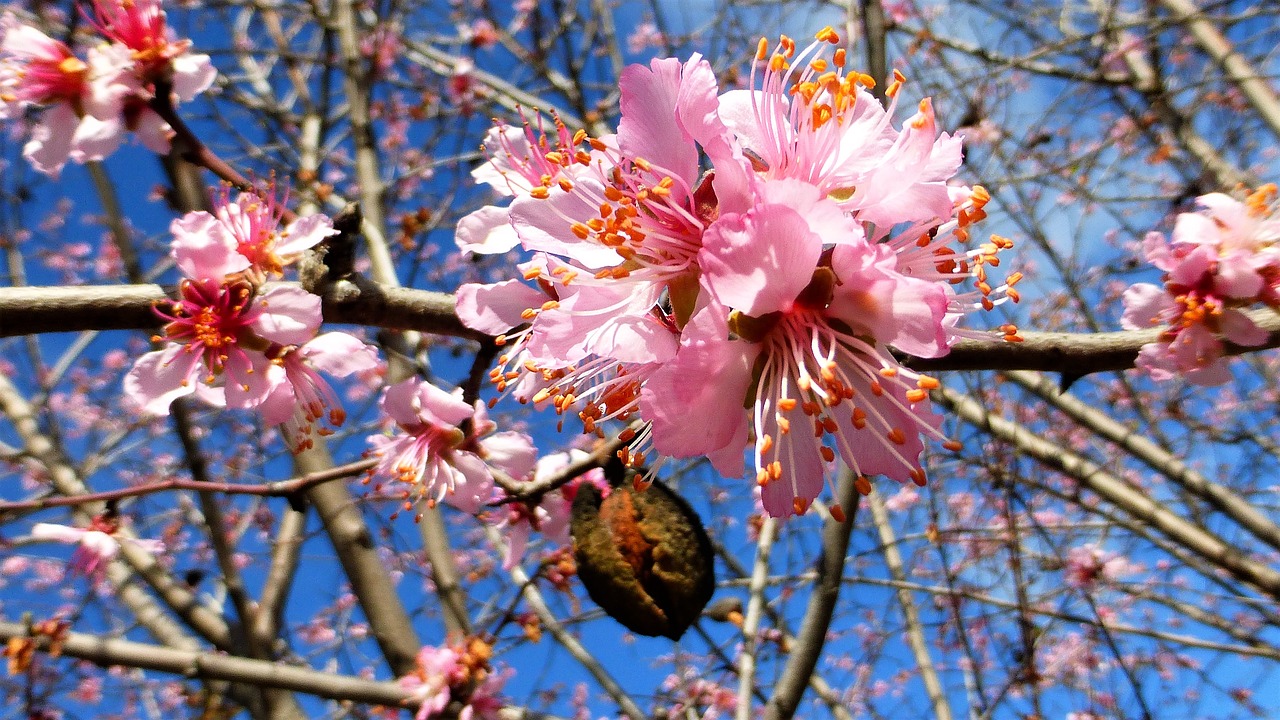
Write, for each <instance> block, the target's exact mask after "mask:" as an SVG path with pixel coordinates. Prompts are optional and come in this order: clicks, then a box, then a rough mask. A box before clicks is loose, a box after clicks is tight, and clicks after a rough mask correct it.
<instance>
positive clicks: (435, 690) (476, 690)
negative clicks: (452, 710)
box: [400, 637, 511, 720]
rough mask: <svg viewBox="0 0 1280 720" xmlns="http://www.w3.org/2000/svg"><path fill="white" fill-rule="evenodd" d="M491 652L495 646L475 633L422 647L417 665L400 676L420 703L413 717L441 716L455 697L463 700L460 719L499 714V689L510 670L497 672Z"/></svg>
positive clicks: (422, 719)
mask: <svg viewBox="0 0 1280 720" xmlns="http://www.w3.org/2000/svg"><path fill="white" fill-rule="evenodd" d="M492 655H493V647H492V646H491V645H489V643H487V642H485V641H484V640H481V639H480V638H476V637H469V638H465V639H463V640H462V641H460V642H457V643H454V644H445V645H442V646H440V647H433V646H430V645H428V646H426V647H424V648H422V650H420V651H419V652H418V657H417V667H416V668H415V669H414V671H413V672H412V673H410V674H408V675H406V676H404V677H402V678H400V687H402V688H404V689H405V690H407V691H409V692H411V693H413V696H414V700H416V701H417V702H418V703H419V705H418V712H417V714H415V715H414V720H427V719H428V718H433V717H442V716H443V714H444V711H445V709H446V708H447V707H449V703H450V702H453V701H458V702H461V703H463V707H462V709H461V710H459V711H458V714H457V717H458V718H459V720H488V719H490V718H497V717H498V711H499V710H501V709H502V706H503V703H502V699H501V695H500V694H499V693H501V691H502V686H503V685H504V684H506V682H507V678H508V677H510V675H511V672H510V670H509V669H508V670H506V671H503V672H494V671H493V670H492V669H491V668H490V666H489V659H490V658H491V657H492Z"/></svg>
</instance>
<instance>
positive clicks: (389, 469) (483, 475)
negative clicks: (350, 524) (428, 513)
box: [369, 377, 538, 514]
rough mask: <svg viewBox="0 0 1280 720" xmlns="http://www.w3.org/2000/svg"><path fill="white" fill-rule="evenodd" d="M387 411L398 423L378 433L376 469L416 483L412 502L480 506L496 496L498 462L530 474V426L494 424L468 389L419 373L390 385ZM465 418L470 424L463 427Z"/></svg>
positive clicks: (467, 508)
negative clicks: (449, 387)
mask: <svg viewBox="0 0 1280 720" xmlns="http://www.w3.org/2000/svg"><path fill="white" fill-rule="evenodd" d="M382 412H383V414H384V415H386V416H387V417H388V418H390V419H391V420H393V421H394V422H395V424H396V428H395V432H394V433H393V434H392V435H390V436H387V435H372V436H370V437H369V444H370V445H372V446H373V447H372V450H371V454H372V455H374V456H375V457H377V458H378V464H377V466H375V467H374V468H373V469H372V470H371V471H370V477H373V476H378V477H385V478H391V479H392V480H395V481H398V482H400V483H403V484H405V485H408V486H409V489H407V490H403V492H404V493H405V509H406V510H408V509H411V508H413V507H414V505H415V504H416V503H417V502H419V501H422V502H425V503H426V504H427V505H428V506H431V507H434V506H435V505H436V504H437V503H439V502H441V501H445V502H447V503H449V504H450V505H452V506H453V507H456V508H458V509H459V510H462V511H464V512H469V513H473V514H474V513H478V512H479V511H480V509H481V506H482V505H483V504H484V503H486V502H488V501H490V500H492V499H493V493H494V483H493V469H492V468H497V469H498V470H500V471H501V472H504V473H506V474H507V475H508V476H510V477H513V478H523V477H524V476H525V475H526V474H528V473H529V472H531V471H532V470H533V469H534V464H535V462H536V461H537V457H538V451H537V449H536V448H535V447H534V446H533V441H532V440H530V439H529V437H528V436H526V435H524V434H523V433H519V432H513V431H505V432H494V430H495V429H496V425H494V424H493V423H492V422H491V421H490V420H489V419H488V415H487V414H486V412H485V408H484V406H483V405H480V406H472V405H470V404H468V403H467V402H466V401H465V400H463V399H462V397H461V392H460V391H459V392H454V393H449V392H446V391H444V390H441V389H440V388H438V387H436V386H435V385H432V384H431V383H429V382H425V381H423V380H422V379H421V378H418V377H411V378H409V379H407V380H403V381H401V382H398V383H395V384H394V385H390V386H388V387H387V388H386V390H384V391H383V395H382ZM463 426H467V427H469V428H470V432H469V433H468V432H466V431H464V430H463V429H462V428H463Z"/></svg>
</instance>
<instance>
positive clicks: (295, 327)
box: [124, 280, 321, 415]
mask: <svg viewBox="0 0 1280 720" xmlns="http://www.w3.org/2000/svg"><path fill="white" fill-rule="evenodd" d="M179 293H180V295H181V299H179V300H178V301H176V302H174V303H173V304H172V305H171V306H170V307H169V308H168V310H161V309H159V308H157V309H156V314H157V315H159V316H160V317H162V318H164V319H165V320H168V321H169V322H168V324H167V325H166V326H165V328H164V335H163V337H161V338H158V339H167V340H169V342H170V344H169V345H168V346H167V347H165V348H164V349H162V350H156V351H153V352H149V353H147V354H146V355H143V356H142V357H141V358H139V359H138V361H137V362H136V363H135V364H134V366H133V369H132V370H130V371H129V373H128V374H127V375H125V379H124V389H125V394H126V395H128V396H129V397H130V398H131V399H132V400H133V401H134V402H136V403H137V404H138V405H139V406H140V407H141V408H142V409H143V410H144V411H145V412H147V413H150V414H152V415H167V414H168V413H169V405H170V404H171V403H172V402H173V401H174V400H175V399H177V398H179V397H183V396H186V395H190V394H192V393H194V392H197V390H198V388H199V392H200V394H201V397H202V398H204V399H205V400H208V401H211V402H214V403H217V404H223V403H225V404H226V405H227V406H228V407H233V408H252V407H257V406H258V405H260V404H262V403H263V402H264V401H265V400H266V399H267V398H268V396H269V395H271V393H272V391H273V390H274V389H275V385H277V384H278V383H279V382H281V380H282V379H281V378H280V377H279V375H278V374H276V373H273V372H272V371H271V359H270V358H268V356H267V355H266V352H267V351H268V350H270V349H271V348H272V347H273V344H275V345H297V344H302V343H305V342H307V341H308V340H309V339H310V338H311V337H312V336H313V335H314V334H315V329H316V328H318V327H319V326H320V321H321V317H320V298H318V297H316V296H315V295H311V294H310V293H307V292H306V291H304V290H302V289H300V288H295V287H288V286H280V287H274V288H271V289H269V290H267V291H266V292H264V293H262V294H261V295H258V296H256V297H255V296H254V291H253V287H252V286H251V285H249V284H248V283H247V282H243V281H236V282H232V283H229V284H225V285H224V284H221V283H219V282H218V281H216V280H203V281H200V280H183V281H182V283H181V284H180V285H179ZM201 374H203V377H202V378H198V376H199V375H201ZM197 381H198V382H197Z"/></svg>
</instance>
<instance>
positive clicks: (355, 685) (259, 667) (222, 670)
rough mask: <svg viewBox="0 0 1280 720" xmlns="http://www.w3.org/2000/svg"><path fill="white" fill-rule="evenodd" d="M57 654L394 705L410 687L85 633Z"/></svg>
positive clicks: (7, 631) (9, 626) (2, 632)
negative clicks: (405, 687) (404, 687)
mask: <svg viewBox="0 0 1280 720" xmlns="http://www.w3.org/2000/svg"><path fill="white" fill-rule="evenodd" d="M27 635H28V634H27V628H26V626H25V625H23V624H21V623H13V622H0V640H6V641H7V640H9V639H10V638H24V637H27ZM37 643H38V644H39V647H40V648H41V649H43V650H46V651H47V649H48V643H49V641H48V639H47V638H39V639H38V640H37ZM62 654H63V655H66V656H68V657H73V658H79V659H81V660H88V661H89V662H92V663H95V664H98V665H101V666H103V667H112V666H124V667H137V668H143V669H145V670H158V671H160V672H167V673H174V674H176V675H184V676H187V677H198V678H203V679H206V680H229V681H231V682H237V683H247V684H251V685H257V686H260V687H272V688H282V689H286V690H296V691H298V692H304V693H307V694H309V695H316V696H319V697H325V698H333V699H335V700H350V701H354V702H366V703H376V704H379V705H389V706H392V707H398V706H401V705H404V703H405V701H406V700H408V699H409V696H410V693H409V692H408V691H406V690H404V689H402V688H401V687H400V685H399V684H398V683H395V682H378V681H376V680H365V679H363V678H356V677H350V676H346V675H334V674H332V673H325V672H319V671H317V670H312V669H310V668H299V667H290V666H288V665H283V664H281V663H275V662H268V661H265V660H250V659H247V658H240V657H233V656H230V655H222V654H219V653H212V652H198V651H190V650H175V649H173V648H167V647H162V646H160V645H149V644H147V643H139V642H133V641H130V640H115V639H110V638H104V637H99V636H97V635H91V634H88V633H75V632H73V633H69V634H68V635H67V638H66V640H64V641H63V643H62Z"/></svg>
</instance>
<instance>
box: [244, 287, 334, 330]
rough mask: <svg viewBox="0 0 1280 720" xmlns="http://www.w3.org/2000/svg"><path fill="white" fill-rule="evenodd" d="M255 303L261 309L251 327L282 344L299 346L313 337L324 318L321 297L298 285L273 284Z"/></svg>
mask: <svg viewBox="0 0 1280 720" xmlns="http://www.w3.org/2000/svg"><path fill="white" fill-rule="evenodd" d="M254 302H256V303H257V304H258V305H259V306H261V307H262V308H263V309H264V312H262V313H261V314H259V315H258V316H257V317H256V318H255V319H254V321H253V328H254V330H255V331H256V332H257V333H258V334H259V335H261V336H262V337H264V338H266V339H268V340H271V341H272V342H278V343H280V344H282V345H302V344H303V343H305V342H307V341H308V340H310V339H311V338H313V337H315V334H316V330H317V329H319V327H320V323H321V322H322V321H323V317H322V316H321V314H320V296H318V295H312V294H311V293H309V292H307V291H306V290H303V289H302V288H300V287H294V286H292V285H275V286H272V287H269V288H268V289H267V290H266V291H265V292H263V293H262V294H261V295H259V296H258V297H257V299H256V300H255V301H254Z"/></svg>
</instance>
